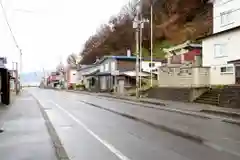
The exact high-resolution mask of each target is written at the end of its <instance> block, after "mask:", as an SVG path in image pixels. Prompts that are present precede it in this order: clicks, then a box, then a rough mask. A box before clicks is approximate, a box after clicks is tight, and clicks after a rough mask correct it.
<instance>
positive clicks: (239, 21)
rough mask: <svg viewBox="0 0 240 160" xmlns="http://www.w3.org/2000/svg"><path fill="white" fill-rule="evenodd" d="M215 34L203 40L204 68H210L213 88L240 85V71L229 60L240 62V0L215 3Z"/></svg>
mask: <svg viewBox="0 0 240 160" xmlns="http://www.w3.org/2000/svg"><path fill="white" fill-rule="evenodd" d="M213 10H214V11H213V34H212V35H210V36H207V37H205V38H203V43H202V46H203V50H202V54H203V66H206V67H210V85H231V84H235V83H237V81H238V80H237V79H238V76H239V70H240V68H239V67H238V66H237V65H236V64H232V63H230V61H236V60H238V59H240V53H239V51H240V44H239V41H240V18H239V17H240V1H239V0H216V1H215V2H214V5H213Z"/></svg>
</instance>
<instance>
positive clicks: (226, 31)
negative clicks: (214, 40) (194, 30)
mask: <svg viewBox="0 0 240 160" xmlns="http://www.w3.org/2000/svg"><path fill="white" fill-rule="evenodd" d="M239 29H240V26H237V27H233V28H230V29H227V30H223V31H221V32H217V33H213V34H210V35H207V36H204V37H199V38H198V39H197V40H204V39H207V38H211V37H215V36H217V35H220V34H224V33H228V32H232V31H235V30H239Z"/></svg>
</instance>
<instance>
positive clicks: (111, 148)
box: [50, 101, 130, 160]
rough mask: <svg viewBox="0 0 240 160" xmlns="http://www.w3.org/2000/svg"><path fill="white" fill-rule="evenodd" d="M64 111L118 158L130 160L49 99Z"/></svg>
mask: <svg viewBox="0 0 240 160" xmlns="http://www.w3.org/2000/svg"><path fill="white" fill-rule="evenodd" d="M50 102H51V103H53V104H54V105H55V106H56V107H58V108H59V109H60V110H62V111H63V112H64V113H66V114H67V115H68V116H69V117H70V118H72V119H73V120H74V121H75V122H77V123H78V124H79V125H80V126H82V127H83V128H84V129H85V130H86V131H87V132H88V133H89V134H90V135H92V136H93V137H94V138H95V139H97V140H98V141H99V142H100V143H101V144H103V145H104V146H105V147H106V148H108V149H109V150H110V151H111V152H112V153H113V154H114V155H116V156H117V157H118V158H119V159H120V160H130V159H129V158H128V157H126V156H125V155H124V154H122V153H121V152H120V151H119V150H118V149H116V148H115V147H114V146H113V145H112V144H110V143H108V142H107V141H105V140H103V139H101V138H100V137H99V136H98V135H97V134H95V133H94V132H93V131H92V130H90V129H89V128H88V127H87V126H86V125H85V124H84V123H83V122H81V121H80V120H79V119H77V118H76V117H75V116H73V115H72V114H71V113H69V112H68V111H67V110H65V109H64V108H63V107H61V106H60V105H59V104H57V103H55V102H53V101H50Z"/></svg>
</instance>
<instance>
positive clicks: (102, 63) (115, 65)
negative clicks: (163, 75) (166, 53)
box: [78, 56, 162, 91]
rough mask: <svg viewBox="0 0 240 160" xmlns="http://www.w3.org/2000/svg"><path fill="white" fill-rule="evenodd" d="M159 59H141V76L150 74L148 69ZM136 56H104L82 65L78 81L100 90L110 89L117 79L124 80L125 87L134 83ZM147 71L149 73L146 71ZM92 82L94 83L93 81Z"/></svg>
mask: <svg viewBox="0 0 240 160" xmlns="http://www.w3.org/2000/svg"><path fill="white" fill-rule="evenodd" d="M161 64H162V62H161V60H155V59H154V61H153V62H152V63H151V61H150V59H143V61H142V66H141V67H142V72H141V73H139V76H141V77H148V76H150V71H151V70H152V71H153V73H155V71H154V70H156V68H157V67H158V66H159V65H161ZM135 69H136V57H135V56H104V57H102V58H101V59H100V60H98V61H96V63H94V64H92V65H87V66H83V67H82V68H80V69H79V70H78V77H79V81H81V82H83V83H84V84H85V86H86V88H89V89H90V88H95V89H96V88H98V90H100V91H112V90H113V89H114V86H116V85H117V84H118V81H119V80H120V79H121V81H124V86H125V87H131V86H135V85H136V72H135ZM148 72H149V73H148ZM93 82H94V83H93Z"/></svg>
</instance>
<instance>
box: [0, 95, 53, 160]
mask: <svg viewBox="0 0 240 160" xmlns="http://www.w3.org/2000/svg"><path fill="white" fill-rule="evenodd" d="M0 128H3V132H2V133H0V142H1V143H0V155H1V156H0V157H1V158H0V159H1V160H16V159H22V160H23V159H25V160H26V159H29V160H30V159H31V160H32V159H33V160H43V159H44V160H57V158H56V155H55V149H54V148H53V144H52V140H51V137H50V136H49V133H48V130H47V128H46V126H45V120H44V119H43V117H42V115H41V112H40V110H39V107H38V104H37V103H36V101H35V100H34V99H33V98H32V97H31V95H30V94H28V93H27V92H25V91H23V92H22V93H21V94H20V95H18V96H17V97H14V100H13V103H12V104H11V105H9V106H3V105H1V106H0Z"/></svg>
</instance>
